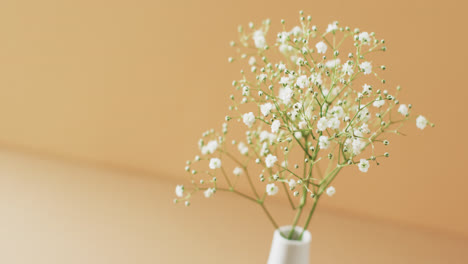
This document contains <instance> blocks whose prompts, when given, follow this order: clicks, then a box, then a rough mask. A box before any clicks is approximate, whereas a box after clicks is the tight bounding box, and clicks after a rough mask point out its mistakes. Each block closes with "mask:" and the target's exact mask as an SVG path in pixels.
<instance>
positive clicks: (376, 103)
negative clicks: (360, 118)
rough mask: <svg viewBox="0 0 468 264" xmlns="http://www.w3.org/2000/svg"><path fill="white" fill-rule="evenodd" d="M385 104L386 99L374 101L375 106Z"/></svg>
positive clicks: (378, 106)
mask: <svg viewBox="0 0 468 264" xmlns="http://www.w3.org/2000/svg"><path fill="white" fill-rule="evenodd" d="M384 104H385V100H384V99H381V100H375V101H374V103H372V105H373V106H375V107H377V108H380V107H382V106H383V105H384Z"/></svg>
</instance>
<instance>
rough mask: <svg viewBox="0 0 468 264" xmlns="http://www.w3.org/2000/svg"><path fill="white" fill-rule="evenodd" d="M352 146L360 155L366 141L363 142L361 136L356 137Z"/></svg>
mask: <svg viewBox="0 0 468 264" xmlns="http://www.w3.org/2000/svg"><path fill="white" fill-rule="evenodd" d="M352 146H353V153H354V155H358V154H359V153H361V150H362V149H363V148H364V147H365V146H366V143H365V142H363V141H362V140H361V139H360V138H354V139H353V143H352Z"/></svg>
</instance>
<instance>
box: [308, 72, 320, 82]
mask: <svg viewBox="0 0 468 264" xmlns="http://www.w3.org/2000/svg"><path fill="white" fill-rule="evenodd" d="M310 79H311V80H312V83H313V84H315V85H321V84H322V76H321V75H320V73H312V74H311V75H310Z"/></svg>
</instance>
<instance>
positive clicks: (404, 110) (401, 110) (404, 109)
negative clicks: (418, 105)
mask: <svg viewBox="0 0 468 264" xmlns="http://www.w3.org/2000/svg"><path fill="white" fill-rule="evenodd" d="M398 113H400V114H402V115H404V116H406V115H407V114H408V106H406V105H405V104H402V105H400V107H398Z"/></svg>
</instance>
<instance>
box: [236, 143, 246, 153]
mask: <svg viewBox="0 0 468 264" xmlns="http://www.w3.org/2000/svg"><path fill="white" fill-rule="evenodd" d="M237 149H239V152H240V154H242V155H247V153H249V147H247V145H245V144H244V142H239V145H238V146H237Z"/></svg>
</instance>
